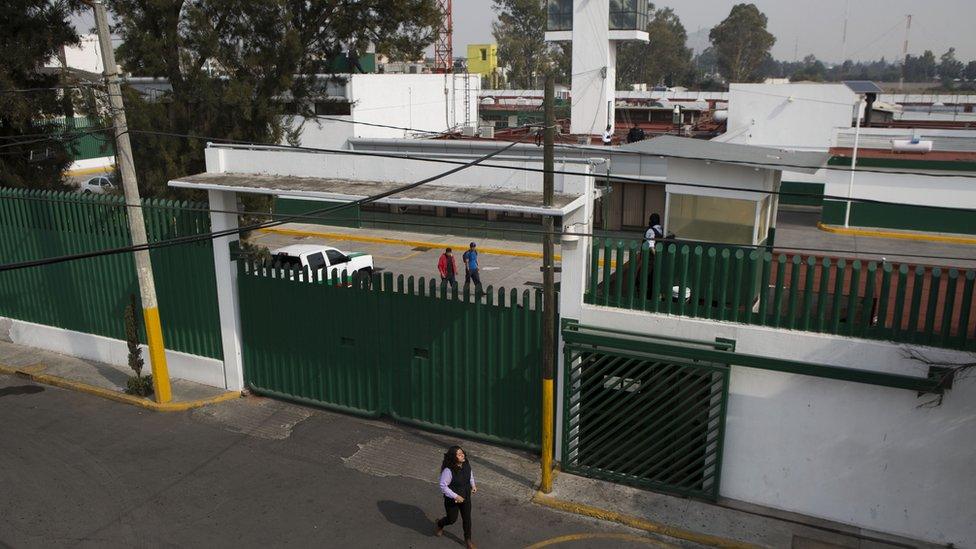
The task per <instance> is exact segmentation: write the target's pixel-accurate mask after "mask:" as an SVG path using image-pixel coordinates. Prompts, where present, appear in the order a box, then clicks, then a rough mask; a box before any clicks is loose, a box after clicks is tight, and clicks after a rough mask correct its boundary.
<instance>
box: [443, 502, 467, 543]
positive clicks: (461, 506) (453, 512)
mask: <svg viewBox="0 0 976 549" xmlns="http://www.w3.org/2000/svg"><path fill="white" fill-rule="evenodd" d="M444 511H446V512H447V516H445V517H444V518H442V519H440V520H438V521H437V527H438V528H443V527H445V526H448V525H450V524H454V523H455V522H457V517H458V512H460V513H461V526H463V527H464V539H466V540H469V539H471V496H468V497H466V498H465V499H464V503H457V502H455V501H454V500H453V499H451V498H448V497H445V498H444Z"/></svg>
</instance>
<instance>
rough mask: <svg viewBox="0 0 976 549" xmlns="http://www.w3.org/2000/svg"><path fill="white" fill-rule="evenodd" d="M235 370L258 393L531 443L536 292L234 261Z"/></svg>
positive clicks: (534, 434)
mask: <svg viewBox="0 0 976 549" xmlns="http://www.w3.org/2000/svg"><path fill="white" fill-rule="evenodd" d="M239 266H240V272H239V276H238V282H239V287H240V303H241V328H242V333H243V347H244V349H243V350H244V376H245V380H246V382H247V383H248V385H249V386H250V387H251V388H252V389H253V390H255V391H256V392H259V393H264V394H267V395H270V396H276V397H280V398H286V399H291V400H296V401H299V402H304V403H309V404H314V405H319V406H325V407H330V408H335V409H338V410H341V411H346V412H352V413H356V414H360V415H366V416H378V415H381V414H386V415H389V416H391V417H393V418H396V419H397V420H399V421H404V422H407V423H412V424H416V425H419V426H423V427H427V428H433V429H438V430H443V431H447V432H453V433H459V434H463V435H466V436H473V437H476V438H481V439H484V440H490V441H494V442H500V443H503V444H507V445H512V446H517V447H523V448H538V447H539V436H540V435H539V423H540V421H541V419H540V413H539V407H540V406H541V402H540V394H539V393H540V391H539V387H540V384H539V380H540V379H541V369H540V362H541V321H542V316H541V293H540V292H538V291H536V292H533V293H530V292H529V291H528V290H526V291H523V292H522V293H521V295H519V293H518V292H517V291H515V290H511V291H506V290H504V289H498V290H495V289H493V288H492V287H491V286H488V287H487V288H486V289H485V294H484V295H481V296H478V298H477V299H475V296H473V295H470V294H468V293H466V292H464V291H461V292H457V291H451V290H450V289H449V288H448V287H446V286H444V285H441V284H439V283H438V281H435V280H433V279H425V278H423V277H421V278H419V279H414V278H413V277H408V278H404V277H403V275H400V276H397V277H396V278H394V276H393V274H392V273H384V274H383V275H382V276H380V275H379V274H375V275H373V277H372V279H365V278H354V281H353V283H352V284H351V285H350V286H346V287H344V286H335V285H332V284H329V283H328V281H329V280H330V279H331V280H335V279H336V278H337V277H340V276H342V273H336V272H334V273H331V276H327V275H326V274H324V273H323V272H321V271H320V272H318V273H316V274H314V275H312V274H310V273H308V272H306V271H297V270H287V269H283V268H280V267H277V266H274V265H270V264H266V263H252V262H248V261H240V262H239Z"/></svg>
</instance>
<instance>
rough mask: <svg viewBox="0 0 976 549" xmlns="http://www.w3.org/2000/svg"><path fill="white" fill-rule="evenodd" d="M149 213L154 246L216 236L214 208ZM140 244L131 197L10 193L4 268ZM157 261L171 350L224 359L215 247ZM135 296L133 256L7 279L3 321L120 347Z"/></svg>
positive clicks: (3, 278) (2, 196) (168, 205)
mask: <svg viewBox="0 0 976 549" xmlns="http://www.w3.org/2000/svg"><path fill="white" fill-rule="evenodd" d="M143 206H144V207H143V213H144V214H145V218H146V228H147V230H148V233H149V240H150V242H158V241H161V240H166V239H170V238H176V237H180V236H187V235H194V234H201V233H206V232H209V230H210V220H209V215H208V213H207V211H206V205H204V204H191V203H187V202H174V201H169V200H154V199H146V200H144V201H143ZM194 208H199V209H198V210H194ZM130 244H131V240H130V238H129V230H128V219H127V216H126V207H125V204H124V201H123V199H122V197H118V196H108V195H81V194H75V193H52V192H49V191H29V190H24V189H5V188H0V264H9V263H17V262H21V261H29V260H34V259H41V258H47V257H56V256H61V255H69V254H77V253H83V252H91V251H97V250H104V249H110V248H116V247H121V246H128V245H130ZM151 256H152V261H153V272H154V274H155V278H156V291H157V295H158V298H159V311H160V315H161V317H162V324H163V337H164V341H165V343H166V348H167V349H172V350H177V351H183V352H186V353H191V354H195V355H201V356H207V357H212V358H221V357H222V351H221V345H220V322H219V316H218V312H217V284H216V277H215V274H214V263H213V248H212V246H211V242H210V241H209V240H203V241H199V242H194V243H187V244H181V245H178V246H170V247H165V248H159V249H155V250H153V251H152V252H151ZM132 294H135V295H137V296H138V295H139V288H138V281H137V278H136V271H135V265H134V263H133V259H132V255H131V254H115V255H105V256H99V257H92V258H87V259H80V260H75V261H68V262H63V263H55V264H51V265H45V266H41V267H32V268H27V269H20V270H15V271H6V272H0V316H6V317H10V318H15V319H18V320H25V321H28V322H34V323H38V324H46V325H49V326H55V327H58V328H65V329H68V330H75V331H78V332H84V333H90V334H96V335H101V336H106V337H111V338H115V339H124V338H125V327H124V324H123V314H124V311H125V307H126V304H127V303H129V299H130V295H132ZM141 337H142V341H143V342H145V334H144V333H143V334H142V335H141Z"/></svg>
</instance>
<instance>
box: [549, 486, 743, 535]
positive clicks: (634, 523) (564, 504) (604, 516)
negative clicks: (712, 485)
mask: <svg viewBox="0 0 976 549" xmlns="http://www.w3.org/2000/svg"><path fill="white" fill-rule="evenodd" d="M532 503H535V504H536V505H542V506H544V507H549V508H551V509H556V510H559V511H565V512H567V513H574V514H577V515H583V516H587V517H593V518H596V519H600V520H607V521H611V522H616V523H619V524H623V525H625V526H629V527H631V528H636V529H638V530H644V531H645V532H651V533H654V534H661V535H663V536H668V537H672V538H677V539H683V540H687V541H691V542H694V543H700V544H702V545H708V546H710V547H726V548H729V549H755V548H758V547H759V546H758V545H752V544H749V543H745V542H742V541H736V540H731V539H726V538H722V537H719V536H713V535H710V534H702V533H699V532H692V531H691V530H684V529H681V528H675V527H673V526H668V525H666V524H659V523H656V522H651V521H649V520H646V519H642V518H639V517H634V516H630V515H624V514H622V513H617V512H614V511H607V510H606V509H600V508H598V507H592V506H589V505H583V504H581V503H573V502H571V501H565V500H561V499H558V498H554V497H551V496H547V495H545V494H543V493H542V492H536V494H535V496H533V497H532Z"/></svg>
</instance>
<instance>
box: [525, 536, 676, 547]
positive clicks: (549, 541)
mask: <svg viewBox="0 0 976 549" xmlns="http://www.w3.org/2000/svg"><path fill="white" fill-rule="evenodd" d="M587 539H607V540H609V539H613V540H620V541H633V542H637V543H642V544H644V545H653V546H655V547H665V548H667V549H672V548H674V549H677V547H678V546H677V545H671V544H670V543H664V542H663V541H658V540H656V539H651V538H645V537H641V536H635V535H634V534H567V535H565V536H558V537H555V538H550V539H546V540H542V541H540V542H538V543H533V544H532V545H529V546H528V547H526V548H525V549H540V548H542V547H550V546H552V545H559V544H562V543H571V542H574V541H581V540H587Z"/></svg>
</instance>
